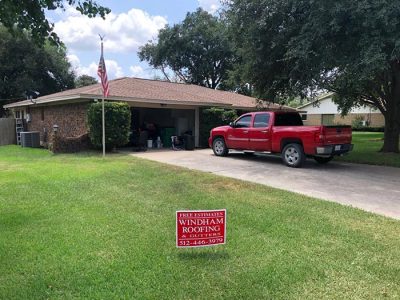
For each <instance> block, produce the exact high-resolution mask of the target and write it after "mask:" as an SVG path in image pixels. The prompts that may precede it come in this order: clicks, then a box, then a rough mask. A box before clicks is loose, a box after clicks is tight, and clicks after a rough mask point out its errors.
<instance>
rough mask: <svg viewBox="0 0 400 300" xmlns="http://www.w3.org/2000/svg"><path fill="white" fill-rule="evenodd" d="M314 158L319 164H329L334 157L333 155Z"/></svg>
mask: <svg viewBox="0 0 400 300" xmlns="http://www.w3.org/2000/svg"><path fill="white" fill-rule="evenodd" d="M314 159H315V161H316V162H317V163H319V164H327V163H328V162H330V161H331V160H332V159H333V156H329V157H322V156H314Z"/></svg>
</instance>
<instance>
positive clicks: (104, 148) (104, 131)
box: [101, 96, 106, 157]
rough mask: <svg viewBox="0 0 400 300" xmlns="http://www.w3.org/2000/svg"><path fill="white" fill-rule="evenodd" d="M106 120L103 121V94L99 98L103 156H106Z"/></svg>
mask: <svg viewBox="0 0 400 300" xmlns="http://www.w3.org/2000/svg"><path fill="white" fill-rule="evenodd" d="M105 123H106V121H105V117H104V96H103V98H102V99H101V127H102V131H103V139H102V141H103V157H105V156H106V126H105V125H106V124H105Z"/></svg>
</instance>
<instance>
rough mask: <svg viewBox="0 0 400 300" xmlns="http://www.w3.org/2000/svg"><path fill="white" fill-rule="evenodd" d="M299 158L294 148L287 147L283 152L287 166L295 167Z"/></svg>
mask: <svg viewBox="0 0 400 300" xmlns="http://www.w3.org/2000/svg"><path fill="white" fill-rule="evenodd" d="M299 158H300V154H299V152H298V151H297V150H296V148H294V147H289V148H287V149H286V151H285V159H286V162H287V163H288V164H289V165H295V164H296V163H297V162H298V160H299Z"/></svg>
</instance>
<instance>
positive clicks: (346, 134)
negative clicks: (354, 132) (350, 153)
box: [323, 126, 351, 145]
mask: <svg viewBox="0 0 400 300" xmlns="http://www.w3.org/2000/svg"><path fill="white" fill-rule="evenodd" d="M323 135H324V137H325V144H326V145H333V144H350V143H351V127H350V126H323Z"/></svg>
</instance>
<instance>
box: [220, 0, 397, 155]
mask: <svg viewBox="0 0 400 300" xmlns="http://www.w3.org/2000/svg"><path fill="white" fill-rule="evenodd" d="M226 14H227V18H228V20H229V22H230V24H231V29H232V31H233V32H234V35H233V36H234V38H235V44H236V45H237V49H238V53H239V55H240V56H241V59H242V61H244V62H245V64H244V66H242V69H243V70H244V71H243V76H244V77H245V78H246V79H248V80H249V81H250V82H252V83H253V84H254V88H255V89H256V90H257V91H258V93H263V94H265V95H266V96H268V97H270V98H271V99H279V98H280V97H287V96H296V95H301V96H303V97H304V96H306V95H310V94H313V93H315V92H317V91H321V90H322V89H323V90H329V91H333V92H335V93H336V96H335V101H336V102H337V103H338V104H339V107H340V108H341V109H342V112H343V113H344V114H345V113H347V112H348V111H349V110H350V109H351V108H352V107H354V106H359V105H372V106H374V107H377V108H378V109H379V110H380V111H381V112H382V114H383V115H384V117H385V135H384V145H383V148H382V151H384V152H399V133H400V22H398V17H397V16H398V15H400V1H398V0H396V1H393V0H361V1H354V0H336V1H313V0H303V1H299V0H233V1H230V2H229V3H228V4H227V12H226Z"/></svg>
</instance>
